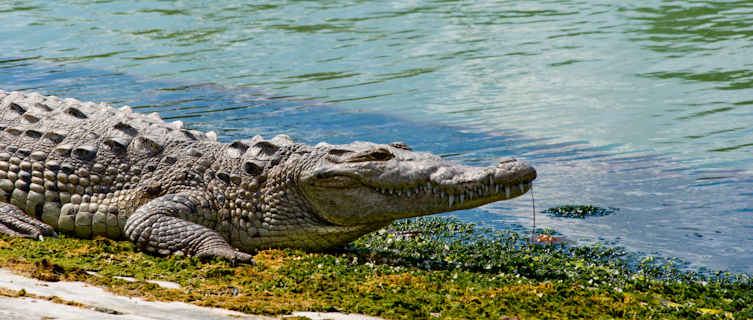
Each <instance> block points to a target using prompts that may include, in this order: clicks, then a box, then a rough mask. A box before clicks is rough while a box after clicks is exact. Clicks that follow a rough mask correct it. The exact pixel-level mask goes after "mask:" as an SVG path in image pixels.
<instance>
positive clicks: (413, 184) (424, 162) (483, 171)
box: [298, 142, 536, 226]
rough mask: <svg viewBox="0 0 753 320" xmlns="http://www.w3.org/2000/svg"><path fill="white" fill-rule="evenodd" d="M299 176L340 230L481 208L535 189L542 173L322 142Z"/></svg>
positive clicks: (510, 162)
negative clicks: (316, 156) (467, 164)
mask: <svg viewBox="0 0 753 320" xmlns="http://www.w3.org/2000/svg"><path fill="white" fill-rule="evenodd" d="M315 149H317V150H319V151H320V152H316V154H319V155H320V156H319V157H318V159H317V160H316V161H314V162H310V163H309V164H308V165H307V166H306V167H304V168H303V170H301V172H300V174H299V182H298V184H299V188H300V190H302V193H303V195H304V197H305V198H306V199H307V200H308V201H309V202H310V204H311V206H312V207H313V209H314V211H315V213H316V215H318V216H319V217H321V218H322V219H324V220H325V221H327V222H329V223H331V224H333V225H336V226H359V225H361V226H363V225H379V226H382V225H386V224H389V223H390V222H391V221H393V220H395V219H400V218H409V217H416V216H424V215H430V214H435V213H441V212H448V211H454V210H461V209H468V208H473V207H478V206H481V205H484V204H487V203H490V202H495V201H500V200H507V199H512V198H515V197H517V196H520V195H522V194H524V193H526V191H528V190H529V189H530V188H531V182H532V181H533V180H534V179H536V170H534V168H533V167H531V166H530V165H528V164H526V163H524V162H521V161H517V160H515V159H513V158H505V159H502V160H501V161H499V162H498V163H496V164H495V165H493V166H488V167H473V166H466V165H460V164H457V163H453V162H450V161H446V160H443V159H442V158H440V157H438V156H436V155H433V154H430V153H424V152H414V151H412V150H411V149H410V148H409V147H407V146H406V145H405V144H403V143H392V144H390V145H384V144H374V143H369V142H354V143H351V144H346V145H329V144H319V145H317V146H316V147H315Z"/></svg>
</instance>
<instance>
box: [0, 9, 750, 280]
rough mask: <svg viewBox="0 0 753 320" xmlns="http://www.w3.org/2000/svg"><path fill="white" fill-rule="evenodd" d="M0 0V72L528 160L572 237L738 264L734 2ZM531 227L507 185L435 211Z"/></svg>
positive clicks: (739, 20) (742, 256)
mask: <svg viewBox="0 0 753 320" xmlns="http://www.w3.org/2000/svg"><path fill="white" fill-rule="evenodd" d="M256 3H257V4H247V3H246V1H221V2H219V1H217V2H215V1H155V0H151V1H114V0H113V1H104V0H102V1H18V2H14V1H0V18H2V21H3V23H2V25H1V26H0V48H2V51H0V88H2V89H4V90H24V91H39V92H42V93H44V94H54V95H58V96H64V97H68V96H71V97H76V98H79V99H82V100H96V101H107V102H110V103H113V104H116V105H123V104H128V105H132V106H135V107H137V108H138V110H140V111H144V112H147V111H148V112H151V111H158V112H159V113H160V114H162V115H163V117H165V118H180V119H182V120H183V121H184V122H186V123H187V124H188V125H190V126H192V127H194V128H199V129H204V130H216V131H218V132H219V133H220V136H221V139H223V140H231V139H235V138H245V137H250V136H253V135H256V134H262V135H264V136H272V135H275V134H278V133H285V134H288V135H290V136H292V137H294V138H295V139H297V140H299V141H304V142H307V143H316V142H319V141H328V142H330V143H344V142H349V141H352V140H370V141H375V142H392V141H405V142H406V143H408V144H409V145H411V146H412V147H413V148H414V149H418V150H424V151H431V152H434V153H438V154H442V155H444V156H447V157H449V158H452V159H457V160H458V161H463V162H466V163H477V164H490V163H493V162H495V159H498V158H499V157H502V156H508V155H513V156H516V157H518V158H522V159H525V160H526V161H529V162H531V163H533V164H534V165H535V166H536V167H537V169H538V172H539V179H538V180H537V182H536V185H535V192H536V194H535V195H536V204H537V207H539V208H543V207H551V206H556V205H561V204H571V203H575V204H594V205H599V206H604V207H607V206H610V207H617V208H620V210H619V211H617V212H616V213H615V214H612V215H609V216H605V217H594V218H588V219H564V218H552V217H548V216H544V215H541V214H539V215H538V219H537V224H538V226H539V227H546V228H553V229H556V230H557V231H559V232H560V233H562V234H564V235H565V236H567V237H568V238H570V239H573V240H575V241H577V242H578V243H595V242H600V243H606V244H609V245H619V246H624V247H626V248H628V249H630V250H632V251H635V252H640V253H643V254H658V255H662V256H671V257H679V258H681V259H684V260H686V261H689V262H690V263H692V265H693V266H696V267H707V268H711V269H728V270H731V271H742V272H753V175H752V174H751V172H752V171H753V157H752V156H753V4H752V3H750V2H747V1H738V2H735V1H638V2H625V3H623V2H615V1H394V2H387V1H311V2H307V1H268V2H267V3H264V2H263V1H262V2H256ZM456 214H457V215H458V216H460V217H461V218H463V219H466V220H469V221H473V222H478V223H482V224H484V225H487V226H492V227H494V228H498V229H507V228H514V229H517V230H527V228H529V227H530V226H531V218H530V215H531V208H530V198H529V197H528V196H525V197H522V198H519V199H516V200H512V201H506V202H500V203H495V204H492V205H488V206H485V207H483V208H479V209H474V210H468V211H464V212H458V213H456Z"/></svg>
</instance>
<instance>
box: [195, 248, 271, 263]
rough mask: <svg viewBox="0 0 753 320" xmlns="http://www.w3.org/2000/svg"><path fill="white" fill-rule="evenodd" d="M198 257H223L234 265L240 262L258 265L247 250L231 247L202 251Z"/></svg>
mask: <svg viewBox="0 0 753 320" xmlns="http://www.w3.org/2000/svg"><path fill="white" fill-rule="evenodd" d="M196 257H198V258H199V259H202V260H204V259H206V260H209V259H214V258H222V259H224V260H227V261H229V262H230V264H231V265H233V266H236V265H240V264H250V265H256V262H254V256H252V255H250V254H248V253H245V252H240V251H237V250H234V249H232V248H230V247H226V248H212V249H209V250H206V251H202V252H201V253H199V254H197V255H196Z"/></svg>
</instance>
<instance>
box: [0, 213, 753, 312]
mask: <svg viewBox="0 0 753 320" xmlns="http://www.w3.org/2000/svg"><path fill="white" fill-rule="evenodd" d="M621 255H622V252H621V251H620V250H619V249H610V248H601V247H567V246H563V245H557V246H551V245H550V246H541V245H536V246H529V245H527V244H526V243H525V241H522V240H521V238H520V237H519V235H518V234H516V233H512V232H506V233H502V232H491V231H490V230H485V229H481V228H478V227H475V226H473V225H471V224H466V223H460V222H458V221H457V220H454V219H449V218H425V219H416V220H409V221H399V222H396V223H394V224H393V225H391V226H390V227H388V228H387V229H385V230H383V231H380V232H377V233H374V234H371V235H368V236H366V237H364V238H362V239H359V240H358V241H356V242H355V243H353V244H352V245H350V246H349V247H348V248H345V249H344V250H342V251H338V252H330V253H306V252H301V251H295V250H266V251H262V252H260V253H259V254H258V255H257V256H256V261H257V263H258V265H256V266H248V265H243V266H231V265H229V264H228V263H226V262H224V261H200V260H197V259H194V258H188V257H181V256H170V257H155V256H150V255H147V254H143V253H141V252H139V251H138V250H137V249H136V248H135V246H134V245H133V244H131V243H129V242H126V241H110V240H105V239H95V240H79V239H72V238H68V237H65V236H62V237H61V238H59V239H50V240H47V241H44V242H39V241H31V240H28V239H11V238H8V237H0V266H1V267H6V268H11V269H14V270H16V271H18V272H20V273H24V274H27V275H30V276H33V277H36V278H40V279H44V280H48V281H55V280H82V281H87V282H89V283H92V284H96V285H101V286H105V287H106V288H108V290H111V291H113V292H115V293H119V294H125V295H137V296H143V297H146V298H148V299H157V300H170V301H185V302H190V303H194V304H197V305H201V306H213V307H221V308H227V309H232V310H238V311H242V312H248V313H256V314H285V313H289V312H291V311H304V310H311V311H334V310H336V311H343V312H357V313H364V314H370V315H377V316H382V317H385V318H396V319H403V318H405V319H408V318H483V319H489V318H502V317H504V316H509V317H520V318H526V319H527V318H541V319H569V318H639V319H649V318H662V319H687V318H709V319H714V318H720V319H724V318H731V317H735V318H737V319H748V318H753V281H752V280H751V279H750V278H749V277H747V276H744V275H737V276H735V275H732V276H730V275H727V276H722V275H721V274H720V275H718V276H714V277H709V276H701V275H698V274H695V273H692V272H682V271H679V270H678V269H677V268H674V267H672V266H671V265H662V266H656V265H654V264H651V263H648V259H647V260H646V261H644V262H646V263H643V264H638V265H633V266H630V265H629V264H627V263H625V262H624V261H623V259H621ZM85 271H96V272H98V273H99V274H101V275H105V277H97V276H91V275H89V274H87V273H86V272H85ZM110 276H130V277H135V278H137V279H154V280H167V281H173V282H176V283H179V284H180V285H181V286H182V287H183V288H182V289H165V288H162V287H159V286H157V285H154V284H151V283H147V282H143V281H140V282H126V281H123V280H118V279H113V278H112V277H110Z"/></svg>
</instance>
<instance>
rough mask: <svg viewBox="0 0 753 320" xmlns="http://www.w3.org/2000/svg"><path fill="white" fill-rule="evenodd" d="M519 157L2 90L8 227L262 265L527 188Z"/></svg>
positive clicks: (1, 206)
mask: <svg viewBox="0 0 753 320" xmlns="http://www.w3.org/2000/svg"><path fill="white" fill-rule="evenodd" d="M534 179H536V170H535V169H534V168H533V167H531V166H530V165H528V164H526V163H525V162H522V161H518V160H516V159H514V158H509V157H508V158H503V159H501V160H500V161H499V162H498V163H496V164H495V165H493V166H488V167H477V166H466V165H461V164H457V163H454V162H451V161H448V160H445V159H442V158H441V157H439V156H436V155H433V154H430V153H425V152H416V151H413V150H412V149H411V148H410V147H408V146H407V145H406V144H405V143H401V142H394V143H391V144H377V143H371V142H360V141H356V142H353V143H350V144H342V145H332V144H328V143H324V142H322V143H319V144H317V145H314V146H311V145H307V144H303V143H296V142H294V141H293V140H292V139H291V138H290V137H288V136H285V135H278V136H276V137H274V138H271V139H264V138H262V137H260V136H256V137H253V138H249V139H241V140H235V141H232V142H227V143H223V142H219V141H218V139H217V134H216V133H214V132H211V131H210V132H206V133H204V132H200V131H196V130H190V129H187V128H184V126H183V124H182V122H180V121H173V122H166V121H163V120H162V119H161V118H160V116H159V115H158V114H157V113H152V114H144V113H139V112H134V111H133V110H132V108H130V107H128V106H123V107H120V108H114V107H112V106H111V105H109V104H106V103H94V102H81V101H79V100H76V99H72V98H67V99H62V98H59V97H56V96H43V95H41V94H38V93H28V94H26V93H22V92H6V91H2V90H0V234H5V235H9V236H11V237H26V238H34V239H39V240H44V237H45V236H46V237H55V236H57V235H58V233H63V234H67V235H72V236H75V237H79V238H93V237H98V236H101V237H106V238H110V239H116V240H120V239H122V240H130V241H132V242H134V243H135V244H136V245H137V246H138V247H139V248H140V249H141V250H143V251H146V252H148V253H152V254H156V255H169V254H183V255H190V256H196V257H200V258H214V257H218V258H222V259H226V260H230V261H233V262H238V263H253V254H254V253H255V252H257V251H258V250H262V249H267V248H285V247H288V248H301V249H309V250H321V249H327V248H333V247H338V246H342V245H344V244H346V243H348V242H350V241H352V240H355V239H356V238H358V237H360V236H362V235H364V234H367V233H369V232H372V231H375V230H378V229H380V228H383V227H385V226H386V225H388V224H390V223H391V222H392V221H394V220H396V219H401V218H409V217H416V216H424V215H430V214H436V213H441V212H448V211H454V210H461V209H468V208H473V207H477V206H481V205H484V204H487V203H490V202H495V201H500V200H506V199H511V198H515V197H517V196H520V195H522V194H524V193H526V192H527V191H528V190H529V189H530V188H531V186H532V182H533V180H534Z"/></svg>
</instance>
